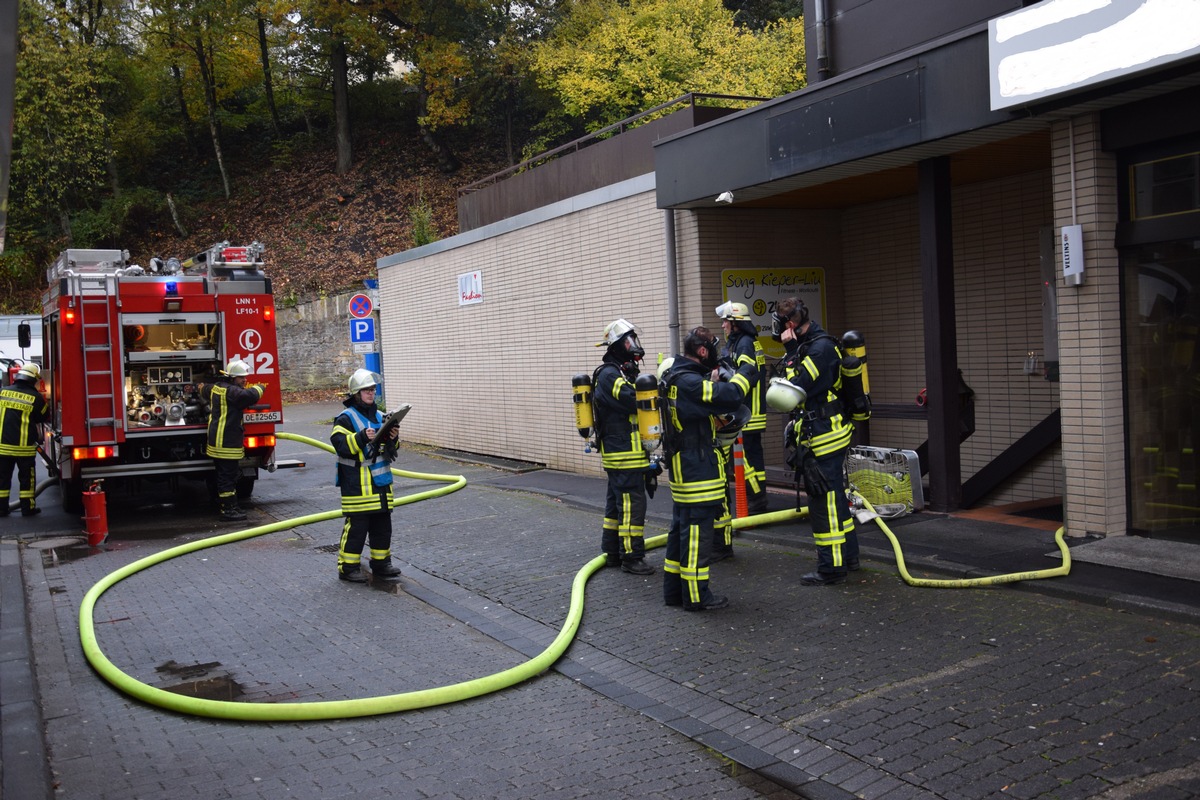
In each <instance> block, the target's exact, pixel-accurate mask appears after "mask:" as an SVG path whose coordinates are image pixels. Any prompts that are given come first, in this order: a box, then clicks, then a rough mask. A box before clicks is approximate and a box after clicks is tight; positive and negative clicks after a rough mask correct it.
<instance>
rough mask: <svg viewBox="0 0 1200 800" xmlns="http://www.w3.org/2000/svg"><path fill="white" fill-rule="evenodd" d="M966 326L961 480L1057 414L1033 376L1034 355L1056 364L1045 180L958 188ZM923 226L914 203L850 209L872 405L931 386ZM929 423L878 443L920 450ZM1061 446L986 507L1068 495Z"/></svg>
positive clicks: (958, 296) (1051, 387)
mask: <svg viewBox="0 0 1200 800" xmlns="http://www.w3.org/2000/svg"><path fill="white" fill-rule="evenodd" d="M952 208H953V227H954V270H955V279H954V280H955V283H954V288H955V320H956V326H957V334H958V335H957V349H958V361H959V367H960V368H961V369H962V371H963V377H964V378H965V380H966V382H967V384H968V385H969V386H970V387H971V388H972V389H974V390H975V417H976V430H975V433H974V434H973V435H972V436H971V437H970V438H969V439H967V441H966V442H964V443H963V446H962V478H963V480H966V479H969V478H970V477H971V476H972V475H974V474H975V473H976V472H978V471H979V470H980V469H982V468H983V467H984V466H986V465H987V464H988V463H990V462H991V461H992V460H993V459H994V458H995V457H996V456H997V455H999V454H1000V453H1001V452H1003V451H1004V449H1005V448H1007V447H1008V446H1009V445H1011V444H1012V443H1013V442H1015V441H1016V440H1017V439H1019V438H1020V437H1021V436H1022V435H1024V434H1025V433H1027V432H1028V431H1029V430H1030V429H1031V428H1032V427H1033V426H1034V425H1036V424H1037V423H1038V422H1040V421H1041V420H1042V419H1044V418H1045V417H1046V416H1047V415H1049V414H1050V413H1052V412H1053V410H1054V409H1055V408H1057V407H1058V398H1057V389H1058V385H1057V384H1056V383H1051V382H1047V381H1045V380H1043V379H1042V378H1041V377H1040V375H1033V376H1030V375H1026V374H1024V372H1023V366H1024V362H1025V359H1026V356H1027V354H1028V353H1029V352H1030V351H1033V352H1036V353H1037V354H1038V355H1039V363H1041V360H1042V359H1044V356H1045V343H1044V341H1043V340H1044V335H1043V331H1042V286H1041V271H1040V261H1039V245H1038V242H1039V230H1040V229H1041V228H1042V227H1045V226H1048V225H1050V224H1051V206H1050V178H1049V175H1047V174H1044V173H1030V174H1026V175H1017V176H1011V177H1006V178H1003V179H1000V180H994V181H988V182H985V183H978V184H972V185H967V186H959V187H956V188H955V190H954V194H953V203H952ZM918 226H919V221H918V217H917V203H916V198H915V197H906V198H900V199H896V200H889V201H885V202H881V203H873V204H870V205H866V206H859V207H856V208H852V209H849V210H847V211H846V213H845V216H844V224H843V228H842V232H843V237H844V244H843V249H844V251H845V268H846V272H847V274H850V275H853V276H854V280H853V287H852V288H851V289H850V290H849V291H850V293H851V294H850V297H851V298H852V299H850V300H848V302H847V306H848V308H849V309H852V312H851V313H849V314H848V316H850V317H852V319H850V320H848V324H851V325H854V326H856V327H858V328H859V329H860V330H861V331H862V332H863V334H864V335H865V336H866V340H867V353H868V356H869V359H870V361H869V363H870V380H871V395H872V398H873V399H874V400H875V401H876V402H880V403H904V404H910V405H915V400H916V396H917V394H918V393H919V392H920V391H921V389H923V388H925V367H924V343H923V341H924V340H923V336H924V331H923V325H924V317H923V312H922V305H921V303H922V300H921V281H920V262H919V258H920V254H919V238H918V237H919V227H918ZM927 436H928V431H927V425H926V423H924V422H922V421H910V420H888V419H882V418H880V419H875V420H873V421H872V422H871V442H872V444H876V445H880V446H888V447H901V448H904V449H915V448H916V447H917V446H918V445H920V444H921V443H922V442H923V441H925V439H926V438H927ZM1061 473H1062V467H1061V457H1060V455H1059V448H1054V449H1053V451H1052V452H1048V453H1047V454H1046V455H1044V456H1043V457H1042V458H1041V459H1039V460H1038V462H1037V463H1036V465H1034V466H1033V467H1032V468H1030V469H1027V470H1026V471H1025V472H1024V473H1023V474H1022V475H1021V476H1020V477H1018V478H1015V479H1013V480H1011V481H1009V482H1008V483H1007V484H1005V485H1003V486H1001V487H1000V488H999V489H997V490H996V491H995V492H993V493H992V494H991V495H990V496H988V497H986V498H985V500H984V502H985V503H986V504H987V505H1002V504H1005V503H1012V502H1019V501H1024V500H1034V499H1040V498H1044V497H1054V496H1057V495H1059V494H1061V493H1062V477H1061Z"/></svg>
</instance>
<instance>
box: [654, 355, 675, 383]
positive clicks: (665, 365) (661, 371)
mask: <svg viewBox="0 0 1200 800" xmlns="http://www.w3.org/2000/svg"><path fill="white" fill-rule="evenodd" d="M674 365H675V357H674V356H669V357H667V358H664V359H663V360H662V363H661V364H659V365H658V373H657V377H658V380H659V381H660V382H661V381H662V379H663V375H666V374H667V370H669V369H670V368H671V367H672V366H674Z"/></svg>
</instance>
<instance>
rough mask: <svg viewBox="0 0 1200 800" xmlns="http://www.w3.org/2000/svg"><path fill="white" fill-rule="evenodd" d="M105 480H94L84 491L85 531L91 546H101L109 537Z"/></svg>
mask: <svg viewBox="0 0 1200 800" xmlns="http://www.w3.org/2000/svg"><path fill="white" fill-rule="evenodd" d="M102 483H103V481H92V484H91V486H89V487H88V489H87V491H86V492H84V493H83V522H84V533H86V534H87V541H88V546H89V547H99V546H100V545H102V544H104V542H105V540H107V539H108V508H107V506H106V504H105V498H104V487H102V486H101V484H102Z"/></svg>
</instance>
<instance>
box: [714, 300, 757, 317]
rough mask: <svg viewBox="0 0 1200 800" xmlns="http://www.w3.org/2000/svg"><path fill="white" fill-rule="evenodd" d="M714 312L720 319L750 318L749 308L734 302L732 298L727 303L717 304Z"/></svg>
mask: <svg viewBox="0 0 1200 800" xmlns="http://www.w3.org/2000/svg"><path fill="white" fill-rule="evenodd" d="M716 314H717V316H718V317H720V318H721V319H728V320H739V319H750V309H749V308H747V307H746V304H745V303H735V302H733V301H732V300H730V301H729V302H727V303H721V305H719V306H717V308H716Z"/></svg>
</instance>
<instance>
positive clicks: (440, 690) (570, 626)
mask: <svg viewBox="0 0 1200 800" xmlns="http://www.w3.org/2000/svg"><path fill="white" fill-rule="evenodd" d="M276 436H277V437H278V438H280V439H289V440H292V441H296V442H301V443H303V444H308V445H311V446H313V447H317V448H321V449H323V450H326V451H328V452H333V448H332V447H331V446H330V445H328V444H326V443H324V442H320V441H317V440H316V439H311V438H309V437H307V436H301V435H299V434H291V433H278V434H276ZM392 473H393V474H394V475H398V476H401V477H405V478H413V479H417V480H431V481H439V482H443V483H445V484H447V485H446V486H442V487H438V488H436V489H429V490H426V491H423V492H417V493H415V494H411V495H405V496H404V497H398V498H393V499H392V507H393V508H394V507H396V506H400V505H407V504H409V503H416V502H419V501H421V500H427V499H429V498H432V497H440V496H442V495H446V494H450V493H452V492H456V491H458V490H459V489H461V488H463V487H464V486H466V483H467V481H466V478H464V477H463V476H461V475H437V474H429V473H420V472H409V471H407V470H401V469H393V470H392ZM865 502H866V501H865V500H864V503H865ZM869 507H870V506H869V504H868V508H869ZM807 514H808V509H807V508H803V509H800V510H797V511H793V510H787V511H778V512H773V513H770V514H759V515H757V516H754V517H744V518H740V519H735V520H733V526H734V527H735V528H742V527H749V526H752V525H764V524H769V523H773V522H785V521H788V520H791V519H799V518H801V517H804V516H806V515H807ZM341 515H342V512H341V510H340V509H338V510H336V511H325V512H321V513H317V514H309V515H307V516H303V517H294V518H292V519H288V520H283V521H281V522H276V523H272V524H270V525H260V526H258V527H254V528H247V529H245V530H241V531H235V532H233V533H227V534H223V535H220V536H213V537H210V538H208V539H201V540H199V541H196V542H189V543H187V544H183V545H180V546H178V547H172V548H170V549H168V550H164V551H162V552H161V553H156V554H154V555H152V556H147V557H146V558H143V559H140V560H138V561H135V562H133V563H132V564H128V565H126V566H124V567H122V568H120V569H118V570H116V571H115V572H112V573H110V574H109V575H106V576H105V577H104V578H102V579H101V580H100V581H98V582H97V583H96V584H95V585H94V586H93V587H92V588H91V589H89V590H88V592H87V594H86V595H84V598H83V602H82V603H81V604H80V606H79V640H80V643H81V644H82V646H83V653H84V656H85V657H86V658H87V660H88V663H89V664H91V665H92V668H93V669H95V670H96V672H98V673H99V674H100V676H101V677H103V678H104V679H105V680H106V681H108V682H109V683H110V684H112V685H113V686H114V687H116V688H117V689H119V690H120V691H122V692H124V693H125V694H127V695H130V696H131V697H134V698H136V699H138V700H142V701H143V702H146V703H149V704H151V705H155V706H158V707H160V708H165V709H168V710H171V711H177V712H180V713H183V714H191V715H194V716H200V717H213V718H217V719H236V720H242V721H247V722H294V721H311V720H327V719H344V718H349V717H366V716H375V715H379V714H392V713H395V712H398V711H411V710H413V709H418V708H428V707H431V706H437V705H444V704H446V703H456V702H459V701H462V700H468V699H470V698H473V697H479V696H481V695H485V694H490V693H492V692H497V691H499V690H501V689H505V688H508V687H509V686H513V685H515V684H518V683H521V682H522V681H526V680H528V679H530V678H533V677H535V676H537V675H540V674H541V673H543V672H545V671H546V670H548V669H549V668H550V667H551V666H553V664H554V662H556V661H557V660H558V659H559V658H560V657H561V656H562V654H563V653H564V652H566V649H567V647H568V646H569V645H570V644H571V641H572V640H573V639H574V638H575V633H576V631H577V630H578V629H579V622H580V620H581V619H582V617H583V599H584V592H585V587H586V585H587V581H588V579H589V578H590V577H591V576H592V575H593V574H595V573H596V572H597V571H598V570H599V569H601V568H603V567H604V564H605V557H604V556H603V555H600V556H597V557H595V558H593V559H592V560H590V561H588V562H587V563H586V564H585V565H584V566H583V568H582V569H580V570H579V572H577V573H576V574H575V578H574V580H573V581H572V583H571V603H570V606H569V608H568V610H567V616H566V619H565V620H564V622H563V626H562V629H561V630H560V631H559V633H558V636H556V637H555V639H554V641H553V642H551V644H550V646H549V647H547V648H546V649H545V650H543V651H542V652H541V653H539V654H538V655H536V656H534V657H533V658H531V659H530V660H528V661H526V662H524V663H522V664H518V665H516V666H514V667H510V668H509V669H506V670H503V671H501V672H497V673H495V674H492V675H485V676H483V677H480V678H474V679H471V680H467V681H462V682H460V683H455V684H451V685H448V686H438V687H434V688H430V689H419V690H416V691H411V692H402V693H399V694H390V695H381V696H377V697H362V698H355V699H348V700H326V701H315V702H307V703H254V702H234V701H230V700H208V699H204V698H198V697H189V696H187V695H182V694H176V693H175V692H169V691H166V690H165V689H158V688H156V687H153V686H150V685H149V684H146V683H142V682H141V681H139V680H137V679H136V678H133V677H131V676H130V675H127V674H125V673H124V672H122V671H121V670H120V669H118V668H117V666H116V665H115V664H113V663H112V662H111V661H110V660H109V659H108V657H107V656H105V655H104V653H103V651H101V649H100V646H99V644H98V643H97V641H96V631H95V625H94V613H95V606H96V601H97V600H99V599H100V597H101V595H103V594H104V593H105V592H106V591H108V590H109V589H110V588H112V587H113V586H115V585H116V584H117V583H119V582H121V581H122V580H124V579H125V578H128V577H129V576H130V575H133V574H135V573H138V572H141V571H142V570H145V569H148V568H150V567H152V566H154V565H155V564H160V563H162V562H164V561H168V560H170V559H172V558H175V557H177V556H181V555H184V554H187V553H193V552H196V551H197V550H204V549H207V548H210V547H218V546H220V545H223V544H229V543H230V542H237V541H242V540H244V539H251V538H254V537H256V536H262V535H264V534H267V533H275V532H278V531H283V530H290V529H292V528H298V527H300V526H302V525H310V524H312V523H314V522H323V521H325V520H330V519H336V518H338V517H340V516H341ZM876 521H877V522H878V523H879V525H880V527H881V528H882V529H883V531H884V533H885V534H887V536H888V538H889V539H890V540H891V542H892V547H893V549H894V550H895V553H896V561H897V564H898V566H899V568H900V575H901V576H902V577H903V578H904V580H905V581H906V582H907V583H909V584H910V585H913V586H939V587H967V586H988V585H993V584H999V583H1008V582H1011V581H1019V580H1031V579H1033V578H1044V577H1051V576H1052V575H1065V574H1067V571H1068V570H1069V569H1070V554H1069V553H1068V551H1067V548H1066V546H1065V544H1063V540H1062V534H1063V529H1062V528H1059V530H1058V532H1057V533H1056V534H1055V539H1056V541H1057V542H1058V544H1059V547H1060V548H1061V549H1062V552H1063V566H1062V567H1059V568H1058V569H1051V570H1039V571H1036V572H1024V573H1016V574H1013V575H997V576H993V577H990V578H970V579H962V580H925V579H919V578H913V577H912V576H911V575H909V574H908V570H907V569H906V568H905V566H904V557H903V555H902V554H901V551H900V543H899V542H898V541H897V540H896V537H895V535H894V534H893V533H892V532H891V530H890V529H889V528H888V527H887V525H886V524H884V523H883V521H882V519H879V518H876ZM666 541H667V535H666V534H661V535H659V536H654V537H651V538H648V539H646V541H645V547H646V549H647V550H651V549H654V548H656V547H662V546H663V545H665V544H666Z"/></svg>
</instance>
